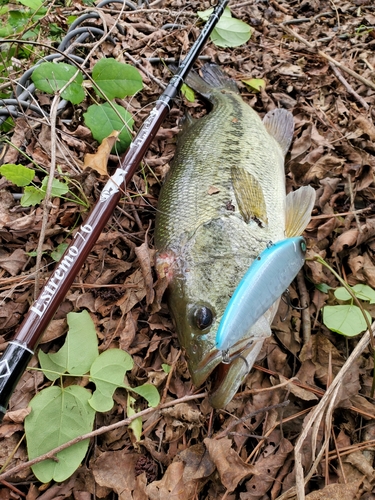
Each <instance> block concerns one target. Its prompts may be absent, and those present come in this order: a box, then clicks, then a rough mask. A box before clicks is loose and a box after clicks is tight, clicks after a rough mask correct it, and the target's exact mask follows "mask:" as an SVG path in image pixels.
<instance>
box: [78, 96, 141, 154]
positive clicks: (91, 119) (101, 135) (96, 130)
mask: <svg viewBox="0 0 375 500" xmlns="http://www.w3.org/2000/svg"><path fill="white" fill-rule="evenodd" d="M113 106H114V107H115V109H116V110H117V111H118V113H119V114H120V116H121V117H122V120H121V118H120V117H119V116H118V114H117V113H116V111H114V110H113V109H112V107H111V106H110V104H109V103H107V102H106V103H104V104H99V105H98V104H93V105H92V106H89V107H88V109H87V113H84V114H83V117H84V120H85V125H87V127H89V129H90V130H91V132H92V135H93V137H94V139H96V140H97V141H98V142H100V143H101V142H102V140H103V139H105V138H106V137H108V136H109V135H110V133H111V132H113V131H114V130H120V131H121V133H120V135H119V136H118V141H117V142H116V145H115V146H114V150H115V151H117V152H118V153H123V152H124V151H125V150H126V149H127V147H128V146H129V144H130V142H131V138H132V136H131V133H130V132H129V130H128V127H129V128H130V129H132V127H133V123H134V120H133V118H132V116H131V115H130V113H128V112H127V111H126V109H124V108H123V107H121V106H119V105H118V104H115V103H113ZM124 123H126V124H127V126H126V125H124Z"/></svg>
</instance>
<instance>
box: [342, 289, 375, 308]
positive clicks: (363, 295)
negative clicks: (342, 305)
mask: <svg viewBox="0 0 375 500" xmlns="http://www.w3.org/2000/svg"><path fill="white" fill-rule="evenodd" d="M351 289H352V291H353V293H354V295H355V296H356V297H357V299H360V300H366V301H367V302H370V304H375V290H373V289H372V288H371V287H370V286H368V285H361V284H359V285H354V286H353V287H351ZM334 293H335V297H336V299H338V300H353V298H352V296H351V295H350V293H349V292H348V291H347V290H346V288H345V287H343V286H340V287H339V288H336V290H335V292H334Z"/></svg>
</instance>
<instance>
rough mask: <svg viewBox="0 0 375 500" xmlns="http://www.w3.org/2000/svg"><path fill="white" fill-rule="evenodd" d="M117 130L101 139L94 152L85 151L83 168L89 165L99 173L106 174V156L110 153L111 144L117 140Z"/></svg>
mask: <svg viewBox="0 0 375 500" xmlns="http://www.w3.org/2000/svg"><path fill="white" fill-rule="evenodd" d="M119 133H120V132H119V131H118V130H114V131H113V132H111V133H110V134H109V136H108V137H106V138H105V139H103V141H102V143H101V144H100V146H99V147H98V150H97V152H96V153H95V154H93V155H92V154H90V153H87V154H86V155H85V158H84V161H83V168H88V167H91V168H92V169H94V170H96V171H97V172H98V173H99V174H100V175H108V172H107V163H108V157H109V155H110V153H111V150H112V148H113V146H114V145H115V143H116V141H117V137H118V136H119Z"/></svg>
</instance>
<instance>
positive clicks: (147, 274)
mask: <svg viewBox="0 0 375 500" xmlns="http://www.w3.org/2000/svg"><path fill="white" fill-rule="evenodd" d="M135 254H136V256H137V257H138V261H139V264H140V266H141V269H142V274H143V279H144V282H145V287H146V304H147V305H148V306H149V305H150V304H151V303H152V302H153V300H154V297H155V292H154V289H153V279H152V270H151V262H153V261H154V254H155V251H154V250H152V251H151V250H150V248H149V247H148V244H147V243H146V242H145V243H142V245H141V246H140V247H136V248H135Z"/></svg>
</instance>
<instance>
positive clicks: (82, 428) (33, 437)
mask: <svg viewBox="0 0 375 500" xmlns="http://www.w3.org/2000/svg"><path fill="white" fill-rule="evenodd" d="M90 396H91V394H90V392H89V391H88V390H87V389H84V388H83V387H79V386H77V385H71V386H70V387H67V388H66V389H61V388H60V387H56V386H53V387H48V388H47V389H44V390H42V391H41V392H39V394H37V395H36V396H35V397H34V398H33V399H32V400H31V401H30V403H29V404H30V406H31V413H30V414H29V415H27V417H26V419H25V432H26V440H27V451H28V455H29V459H30V460H31V459H33V458H36V457H39V456H40V455H43V454H44V453H47V452H48V451H50V450H52V449H53V448H56V447H57V446H60V445H61V444H64V443H66V442H67V441H70V440H71V439H74V438H75V437H77V436H81V435H82V434H86V433H87V432H90V431H91V430H92V428H93V423H94V417H95V410H93V409H92V408H91V406H90V405H89V404H88V399H89V398H90ZM88 446H89V440H88V439H87V440H85V441H81V442H80V443H76V444H74V445H73V446H70V447H69V448H67V449H65V450H63V451H60V452H59V453H58V454H57V455H56V457H57V460H56V461H55V460H44V461H43V462H40V463H38V464H35V465H33V466H32V470H33V472H34V474H35V475H36V477H37V478H38V479H39V481H41V482H42V483H48V482H49V481H51V480H52V479H53V480H54V481H56V482H61V481H65V479H67V478H68V477H69V476H71V475H72V474H73V472H74V471H75V470H76V469H77V467H78V466H79V465H80V463H81V462H82V460H83V458H84V456H85V454H86V451H87V448H88Z"/></svg>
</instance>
